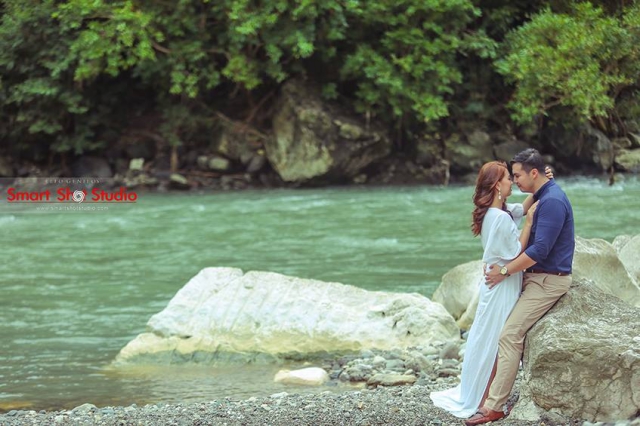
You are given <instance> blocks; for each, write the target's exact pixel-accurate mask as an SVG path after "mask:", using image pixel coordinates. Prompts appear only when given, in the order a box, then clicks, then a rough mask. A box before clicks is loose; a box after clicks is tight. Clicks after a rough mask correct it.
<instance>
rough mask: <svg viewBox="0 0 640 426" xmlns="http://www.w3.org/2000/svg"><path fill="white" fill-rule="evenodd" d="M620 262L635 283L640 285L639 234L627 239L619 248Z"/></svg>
mask: <svg viewBox="0 0 640 426" xmlns="http://www.w3.org/2000/svg"><path fill="white" fill-rule="evenodd" d="M618 256H619V257H620V261H621V262H622V264H623V265H624V267H625V268H626V269H627V271H628V272H629V275H631V277H632V278H635V280H636V283H640V234H638V235H636V236H635V237H632V238H630V239H629V241H627V242H626V244H624V245H623V246H622V247H621V248H620V252H619V255H618Z"/></svg>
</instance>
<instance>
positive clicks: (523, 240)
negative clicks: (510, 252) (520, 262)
mask: <svg viewBox="0 0 640 426" xmlns="http://www.w3.org/2000/svg"><path fill="white" fill-rule="evenodd" d="M529 197H531V201H533V197H532V196H531V195H530V196H529ZM529 197H527V200H528V199H529ZM525 201H526V200H525ZM523 205H524V203H523ZM536 208H538V202H537V201H536V202H535V204H534V203H529V208H528V210H529V211H528V212H527V220H526V221H525V222H524V227H523V228H522V232H520V253H522V252H523V251H524V250H525V249H526V248H527V244H528V243H529V236H530V235H531V226H532V225H533V214H534V213H535V212H536Z"/></svg>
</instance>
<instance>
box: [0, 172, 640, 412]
mask: <svg viewBox="0 0 640 426" xmlns="http://www.w3.org/2000/svg"><path fill="white" fill-rule="evenodd" d="M559 183H560V185H561V186H562V187H563V188H564V189H565V190H566V192H567V194H568V195H569V197H570V198H571V200H572V202H573V206H574V214H575V220H576V232H577V234H578V235H580V236H582V237H585V238H603V239H606V240H609V241H611V240H613V238H614V237H615V236H617V235H620V234H636V233H638V232H639V229H640V227H639V226H638V225H639V223H640V220H639V218H640V216H639V215H638V211H640V182H639V181H638V179H637V178H635V177H628V178H627V179H626V181H623V182H621V183H617V184H615V185H614V186H612V187H610V186H608V185H607V183H606V181H605V180H600V179H594V178H581V179H573V180H562V179H560V180H559ZM472 192H473V188H472V187H469V186H459V187H447V188H439V187H386V188H364V187H362V188H357V187H356V188H354V187H351V188H328V189H326V188H325V189H313V190H268V191H267V190H265V191H243V192H230V193H217V194H191V193H190V194H182V193H170V194H147V193H141V194H139V197H138V200H137V202H136V203H135V204H125V205H102V208H104V209H105V210H96V211H94V210H91V211H83V210H77V211H74V210H71V211H67V210H64V211H60V210H53V209H52V208H50V207H52V206H49V207H47V206H45V208H47V210H42V209H40V210H38V209H36V208H34V206H32V205H17V206H16V205H8V204H7V203H6V202H3V203H0V209H1V210H0V230H1V232H0V243H1V246H2V253H3V256H2V258H3V261H2V263H0V294H1V297H0V410H8V409H10V408H16V407H23V408H27V407H31V408H34V409H41V408H61V407H65V408H72V407H75V406H77V405H80V404H82V403H85V402H91V403H93V404H96V405H98V406H106V405H116V404H117V405H129V404H131V403H137V404H138V405H141V404H145V403H154V402H178V401H183V402H186V401H202V400H210V399H219V398H222V397H225V396H230V397H236V398H247V397H250V396H254V395H255V396H260V395H269V394H272V393H275V392H281V391H283V390H286V391H288V392H304V391H316V392H317V391H318V390H317V389H315V390H308V389H301V388H293V389H292V388H290V387H284V386H282V385H276V384H274V383H272V379H273V375H274V374H275V372H276V371H277V370H278V369H279V368H282V367H283V366H274V365H227V366H220V365H217V366H213V365H209V366H202V365H188V366H175V367H173V366H172V367H166V366H165V367H149V366H148V367H131V368H119V369H114V368H110V367H109V364H110V363H111V361H112V360H113V359H114V357H115V356H116V354H117V353H118V351H119V350H120V349H121V348H122V347H123V346H124V345H125V344H126V343H127V342H128V341H129V340H131V339H132V338H134V337H135V336H136V335H137V334H139V333H141V332H143V331H144V329H145V324H146V322H147V320H148V319H149V317H150V316H151V315H153V314H154V313H157V312H159V311H160V310H162V309H163V308H164V307H165V306H166V305H167V303H168V302H169V300H170V299H171V298H172V297H173V296H174V294H175V293H176V292H177V291H178V290H179V289H180V288H181V287H182V286H183V285H184V284H185V283H186V282H187V281H188V280H189V279H190V278H191V277H192V276H194V275H195V274H196V273H197V272H198V271H199V270H201V269H202V268H205V267H210V266H232V267H238V268H241V269H243V270H244V271H249V270H261V271H272V272H279V273H283V274H287V275H294V276H298V277H305V278H314V279H319V280H325V281H335V282H341V283H345V284H352V285H355V286H358V287H362V288H365V289H369V290H385V291H396V292H418V293H421V294H423V295H425V296H430V295H431V294H432V293H433V291H434V290H435V289H436V288H437V286H438V284H439V283H440V278H441V276H442V275H443V274H444V273H445V272H447V271H448V270H449V269H451V268H452V267H454V266H456V265H458V264H460V263H463V262H467V261H470V260H474V259H477V258H479V257H480V255H481V247H480V241H479V239H477V238H473V237H472V235H471V233H470V231H469V220H470V212H471V208H472V207H471V196H472ZM511 198H512V199H511V200H510V201H517V200H522V199H523V198H524V195H523V194H520V193H519V191H518V190H517V188H516V189H514V195H513V196H512V197H511ZM284 367H287V365H284ZM289 367H295V365H294V366H289ZM321 390H326V389H321Z"/></svg>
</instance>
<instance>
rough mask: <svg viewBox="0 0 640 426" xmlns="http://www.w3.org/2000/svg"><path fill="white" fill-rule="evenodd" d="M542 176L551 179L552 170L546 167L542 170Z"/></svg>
mask: <svg viewBox="0 0 640 426" xmlns="http://www.w3.org/2000/svg"><path fill="white" fill-rule="evenodd" d="M544 175H545V176H546V177H547V179H553V170H551V167H549V166H546V167H545V168H544Z"/></svg>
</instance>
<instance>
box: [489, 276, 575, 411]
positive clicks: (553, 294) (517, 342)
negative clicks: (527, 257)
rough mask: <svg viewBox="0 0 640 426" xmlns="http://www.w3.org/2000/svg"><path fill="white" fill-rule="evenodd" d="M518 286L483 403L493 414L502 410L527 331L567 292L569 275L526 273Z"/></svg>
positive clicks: (515, 371)
mask: <svg viewBox="0 0 640 426" xmlns="http://www.w3.org/2000/svg"><path fill="white" fill-rule="evenodd" d="M522 284H523V292H522V295H521V296H520V299H518V302H517V303H516V306H515V307H514V308H513V311H512V312H511V315H510V316H509V319H508V320H507V323H506V324H505V326H504V328H503V329H502V333H501V335H500V343H499V345H498V368H497V370H496V376H495V379H494V380H493V384H492V385H491V388H490V389H489V397H488V398H487V401H486V402H485V407H486V408H489V409H491V410H494V411H502V406H503V405H504V404H505V403H506V402H507V399H509V394H510V393H511V388H512V387H513V383H514V382H515V380H516V375H517V373H518V365H519V364H520V358H521V357H522V349H523V346H524V337H525V335H526V334H527V331H529V329H530V328H531V327H532V326H533V324H535V323H536V321H538V320H539V319H540V318H541V317H542V316H543V315H544V314H545V313H547V311H549V309H551V307H552V306H553V305H554V304H555V303H556V302H557V301H558V299H560V297H562V295H563V294H565V293H566V292H567V290H569V287H570V286H571V276H565V277H559V276H556V275H547V274H531V273H526V274H524V280H523V283H522Z"/></svg>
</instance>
